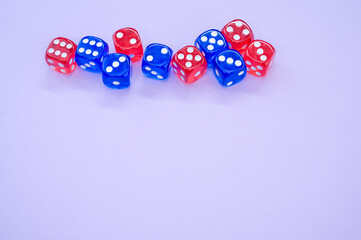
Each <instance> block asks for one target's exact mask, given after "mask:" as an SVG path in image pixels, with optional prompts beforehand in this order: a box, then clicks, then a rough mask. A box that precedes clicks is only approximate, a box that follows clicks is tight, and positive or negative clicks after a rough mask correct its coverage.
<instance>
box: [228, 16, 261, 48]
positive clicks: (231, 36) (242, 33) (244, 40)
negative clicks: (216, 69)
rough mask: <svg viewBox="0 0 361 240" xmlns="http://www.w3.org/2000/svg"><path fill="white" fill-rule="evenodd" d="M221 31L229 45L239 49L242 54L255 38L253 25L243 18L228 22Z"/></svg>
mask: <svg viewBox="0 0 361 240" xmlns="http://www.w3.org/2000/svg"><path fill="white" fill-rule="evenodd" d="M221 32H222V33H223V35H224V37H225V38H226V40H227V42H228V44H229V47H230V48H231V49H234V50H237V51H238V52H239V53H241V54H242V55H243V54H244V52H245V51H246V49H247V48H248V46H249V44H250V43H251V42H252V41H253V39H254V36H253V31H252V29H251V27H250V26H249V25H248V24H247V23H246V22H245V21H243V20H241V19H236V20H233V21H231V22H229V23H227V24H226V25H225V26H224V27H223V28H222V31H221Z"/></svg>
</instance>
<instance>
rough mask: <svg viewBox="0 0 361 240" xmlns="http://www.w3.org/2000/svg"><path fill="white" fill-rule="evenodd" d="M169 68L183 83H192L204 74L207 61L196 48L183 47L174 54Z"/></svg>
mask: <svg viewBox="0 0 361 240" xmlns="http://www.w3.org/2000/svg"><path fill="white" fill-rule="evenodd" d="M171 66H172V68H173V70H174V72H175V73H176V75H177V76H178V77H179V78H180V79H181V80H182V81H183V82H185V83H193V82H195V81H197V80H198V79H200V78H201V77H202V76H203V75H204V74H205V72H206V70H207V61H206V59H205V57H204V56H203V54H202V53H201V52H200V51H199V49H198V48H196V47H194V46H185V47H183V48H181V49H180V50H179V51H178V52H177V53H176V54H174V56H173V58H172V63H171Z"/></svg>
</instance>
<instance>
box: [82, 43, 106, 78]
mask: <svg viewBox="0 0 361 240" xmlns="http://www.w3.org/2000/svg"><path fill="white" fill-rule="evenodd" d="M108 52H109V46H108V44H107V43H106V42H105V41H104V40H102V39H100V38H97V37H93V36H86V37H83V38H82V39H81V40H80V42H79V44H78V48H77V49H76V53H75V60H76V62H77V64H78V65H79V67H81V68H82V69H84V70H87V71H90V72H101V69H102V61H103V59H104V57H105V55H107V54H108Z"/></svg>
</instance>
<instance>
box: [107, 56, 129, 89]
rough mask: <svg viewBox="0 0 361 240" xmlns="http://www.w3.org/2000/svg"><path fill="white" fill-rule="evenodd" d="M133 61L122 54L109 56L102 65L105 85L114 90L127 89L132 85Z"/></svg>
mask: <svg viewBox="0 0 361 240" xmlns="http://www.w3.org/2000/svg"><path fill="white" fill-rule="evenodd" d="M130 76H131V60H130V58H129V56H128V55H125V54H121V53H111V54H108V55H107V56H106V57H105V58H104V60H103V65H102V77H103V83H104V85H106V86H107V87H110V88H114V89H121V88H127V87H129V85H130Z"/></svg>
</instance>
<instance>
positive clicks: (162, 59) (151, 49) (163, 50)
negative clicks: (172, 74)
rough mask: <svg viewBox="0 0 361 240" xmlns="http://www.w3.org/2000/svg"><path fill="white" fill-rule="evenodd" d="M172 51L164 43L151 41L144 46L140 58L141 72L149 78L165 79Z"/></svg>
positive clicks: (167, 74)
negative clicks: (151, 42)
mask: <svg viewBox="0 0 361 240" xmlns="http://www.w3.org/2000/svg"><path fill="white" fill-rule="evenodd" d="M172 54H173V51H172V49H171V48H169V47H168V46H166V45H163V44H159V43H153V44H150V45H149V46H147V47H146V49H145V51H144V56H143V59H142V72H143V74H144V75H146V76H147V77H149V78H154V79H160V80H163V79H166V78H167V77H168V76H169V69H170V68H169V67H170V62H171V60H172Z"/></svg>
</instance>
